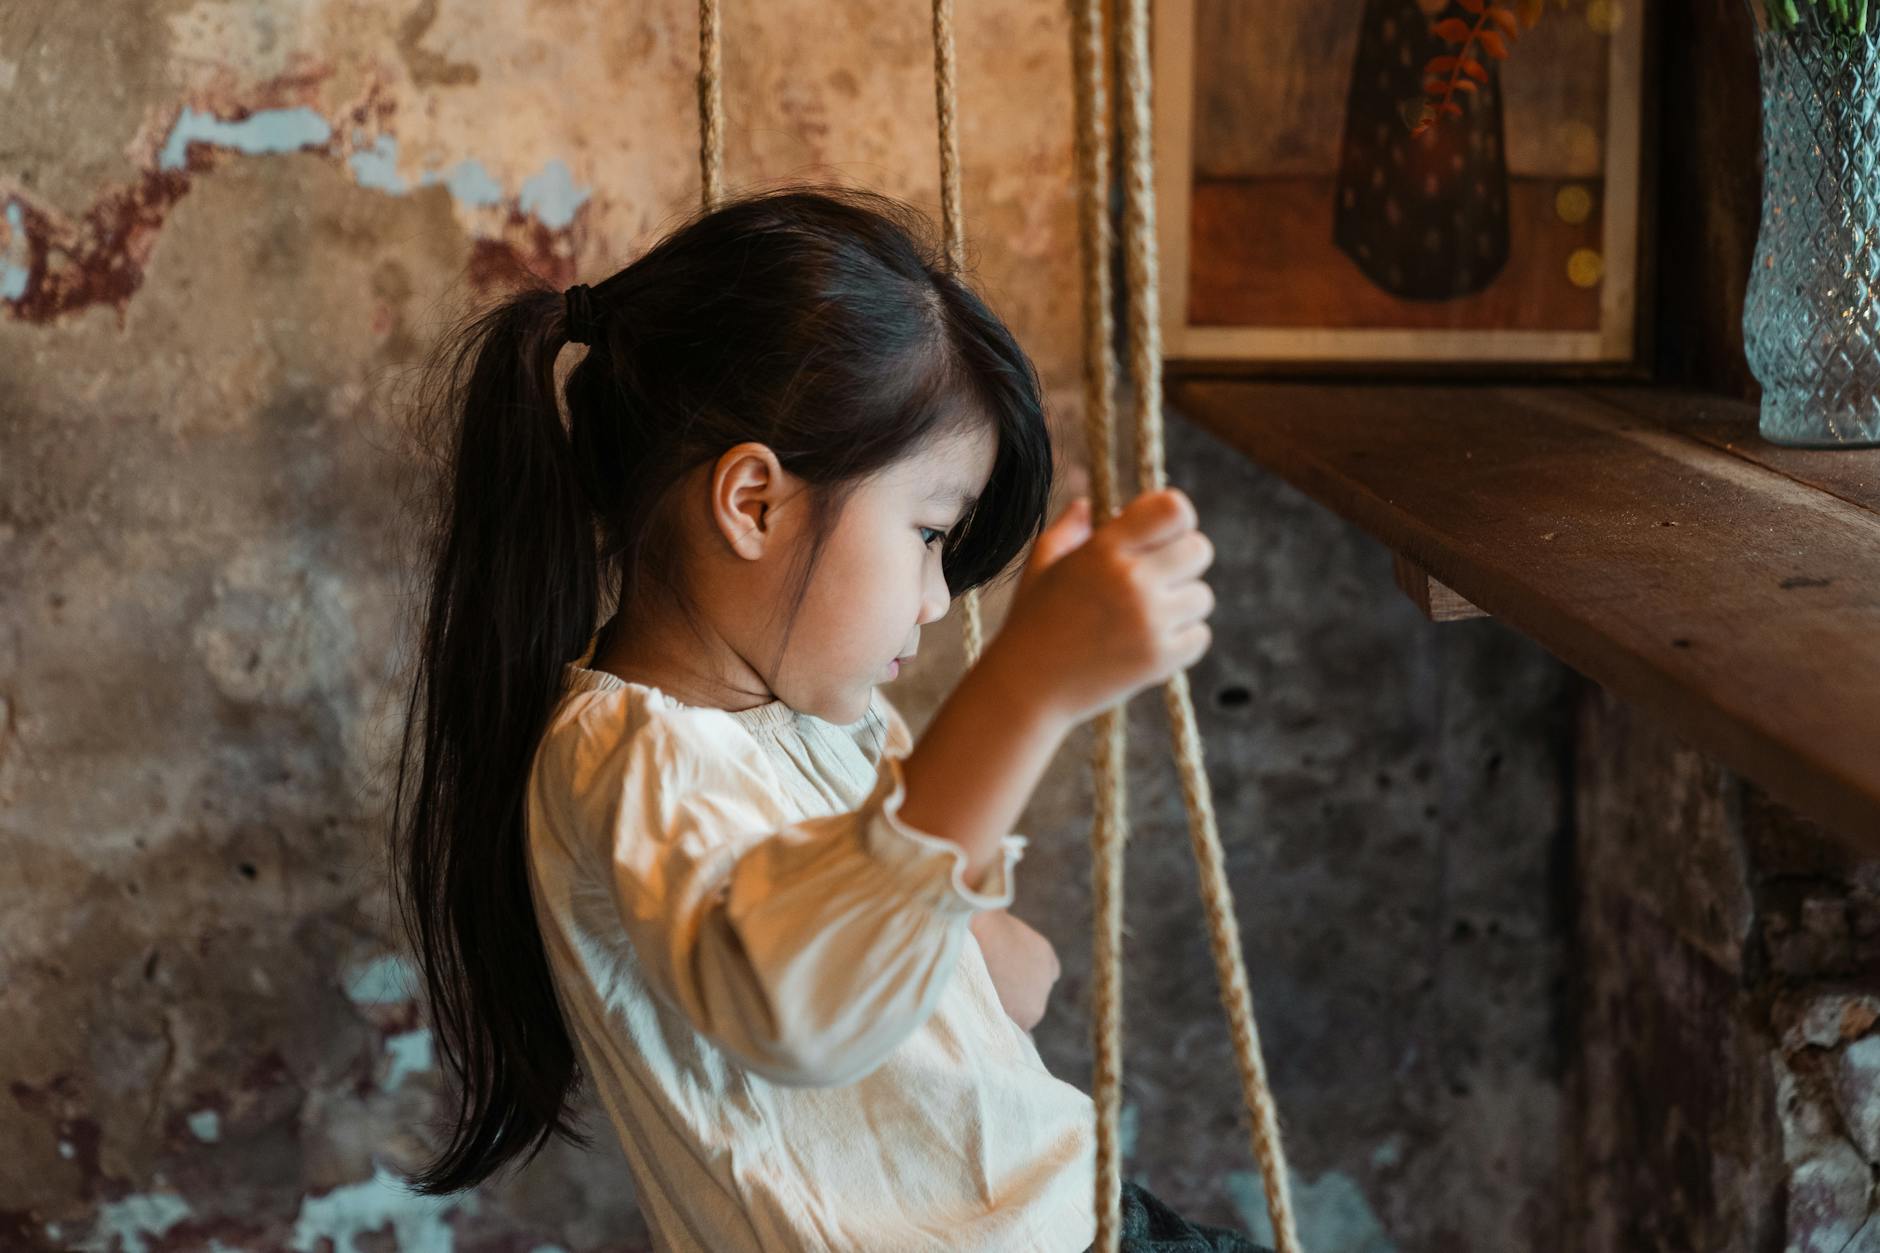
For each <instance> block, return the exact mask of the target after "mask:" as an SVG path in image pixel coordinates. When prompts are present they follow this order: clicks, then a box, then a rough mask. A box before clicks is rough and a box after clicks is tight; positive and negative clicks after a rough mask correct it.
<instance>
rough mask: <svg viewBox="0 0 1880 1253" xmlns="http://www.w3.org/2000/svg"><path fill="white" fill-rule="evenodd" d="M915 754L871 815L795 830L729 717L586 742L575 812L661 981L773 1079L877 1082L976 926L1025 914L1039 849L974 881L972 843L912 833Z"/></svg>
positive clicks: (1016, 848)
mask: <svg viewBox="0 0 1880 1253" xmlns="http://www.w3.org/2000/svg"><path fill="white" fill-rule="evenodd" d="M897 716H898V715H897ZM905 733H906V728H905V724H903V725H902V726H901V727H900V736H901V739H900V741H899V742H900V743H905ZM891 742H894V740H893V737H891ZM901 756H902V754H901V753H887V752H884V753H883V754H882V756H881V757H880V759H879V761H878V762H877V763H876V776H875V780H874V785H873V787H872V789H871V790H870V792H869V794H868V795H867V797H866V799H865V800H864V801H863V802H862V803H861V804H860V805H859V806H858V807H857V808H855V809H852V810H849V811H846V812H842V813H836V814H831V815H827V816H822V817H816V818H811V819H807V820H801V821H795V822H790V821H786V820H785V815H784V814H783V813H782V812H781V811H780V802H779V801H778V799H777V798H778V797H779V795H780V789H779V784H778V780H777V778H776V775H775V768H774V766H773V765H772V763H771V762H770V760H769V759H768V758H767V757H765V756H764V754H763V752H762V750H761V749H760V748H759V747H758V745H757V744H756V743H755V742H754V741H752V740H751V739H750V738H749V737H748V735H746V734H744V733H743V731H742V730H741V729H740V728H737V727H736V726H735V725H734V724H733V723H732V722H731V720H730V719H729V717H728V716H727V715H725V714H722V713H720V712H719V711H716V710H702V709H686V708H678V707H673V708H667V709H664V710H660V711H656V712H655V713H654V714H653V715H652V716H650V717H648V718H647V719H646V720H645V722H644V724H643V725H641V726H639V727H637V728H634V729H633V730H632V732H631V733H629V734H616V735H602V736H587V737H583V750H582V751H581V752H580V753H579V754H578V757H579V759H580V760H578V761H577V763H576V764H575V768H574V769H573V772H572V775H573V787H572V788H571V799H572V800H573V803H574V807H575V811H576V812H575V814H574V815H573V817H574V818H575V820H576V824H577V827H578V829H580V830H581V831H583V832H584V833H588V835H587V837H586V838H591V839H593V840H594V841H595V843H594V845H593V847H592V850H591V851H593V852H594V853H595V854H596V855H597V859H598V860H599V861H600V863H601V865H600V866H599V867H598V868H599V869H601V870H602V871H603V872H604V873H605V875H606V877H607V879H608V881H609V884H610V886H611V888H612V893H613V897H614V901H615V904H616V906H617V907H618V910H619V915H620V921H621V924H622V926H623V927H624V928H625V930H626V933H627V937H628V939H629V941H630V942H631V943H632V945H633V948H634V950H635V953H636V955H637V956H638V957H639V959H640V964H641V966H642V968H643V969H644V971H645V974H646V978H647V980H648V982H649V983H650V984H651V985H652V988H653V990H654V992H655V993H656V994H657V995H659V996H660V997H662V998H663V999H664V1000H665V1001H666V1002H667V1003H668V1004H670V1005H672V1006H674V1007H676V1008H677V1009H678V1010H680V1011H681V1012H682V1013H684V1015H685V1016H686V1018H687V1019H688V1020H690V1022H691V1023H692V1024H693V1026H694V1027H695V1028H696V1029H697V1030H698V1031H699V1032H700V1033H701V1034H703V1035H704V1036H706V1037H707V1038H708V1039H710V1040H712V1041H713V1042H714V1043H716V1044H717V1045H718V1046H719V1047H720V1048H722V1049H723V1050H724V1051H725V1052H727V1053H729V1054H730V1055H731V1056H732V1057H734V1058H736V1059H737V1060H738V1061H739V1062H740V1063H742V1064H743V1065H745V1066H746V1067H747V1068H749V1069H750V1070H752V1071H754V1072H756V1073H758V1074H760V1075H763V1076H764V1077H766V1078H768V1079H770V1080H772V1081H773V1082H777V1083H785V1084H793V1085H800V1086H836V1085H840V1084H845V1083H851V1082H854V1081H855V1080H857V1079H859V1078H861V1077H862V1076H863V1075H865V1074H867V1073H868V1072H869V1071H870V1070H872V1069H873V1068H874V1067H875V1066H877V1065H878V1064H879V1063H880V1062H882V1061H883V1060H884V1059H885V1058H886V1057H887V1056H888V1054H889V1053H891V1052H892V1051H893V1050H894V1049H895V1048H896V1046H898V1045H899V1044H900V1043H901V1041H902V1040H904V1039H905V1038H906V1037H907V1036H908V1035H909V1034H910V1033H911V1032H913V1031H914V1030H915V1028H917V1027H918V1026H919V1025H920V1024H921V1022H923V1021H924V1020H925V1019H926V1017H927V1016H928V1015H929V1014H930V1013H931V1012H932V1011H933V1009H934V1007H935V1006H936V1004H937V1003H938V1002H939V999H940V995H941V993H942V992H943V991H944V990H945V987H946V981H947V979H948V978H949V977H950V976H951V975H952V973H953V971H954V969H955V967H956V965H957V963H958V960H959V954H960V946H961V945H962V944H963V943H964V942H965V941H966V939H967V935H968V928H967V925H966V924H967V922H968V921H969V920H970V918H971V917H972V916H973V915H974V914H975V913H977V912H979V911H981V910H987V909H997V908H1001V907H1004V906H1006V905H1009V904H1010V903H1011V902H1012V898H1013V884H1012V878H1013V867H1014V866H1015V864H1016V863H1017V861H1018V860H1019V858H1020V857H1021V856H1022V854H1023V850H1024V848H1025V845H1026V842H1027V841H1026V838H1025V837H1024V836H1023V835H1018V834H1009V835H1006V836H1005V837H1004V839H1003V844H1002V849H1001V855H1000V856H999V857H998V858H997V859H995V861H994V862H993V864H992V865H991V866H990V867H989V868H988V869H987V870H986V871H985V873H984V874H983V875H982V876H981V879H980V881H979V882H977V883H968V882H967V881H966V877H965V872H966V862H967V859H966V854H965V852H964V850H962V849H961V848H960V847H959V845H957V844H955V843H954V842H953V841H951V840H947V839H943V838H941V837H939V836H936V835H933V834H931V833H929V832H925V831H920V830H917V829H916V828H914V827H911V826H909V825H908V824H907V823H905V822H904V821H902V819H901V817H900V814H899V810H900V807H901V803H902V801H903V799H904V796H905V780H904V778H903V774H902V766H901Z"/></svg>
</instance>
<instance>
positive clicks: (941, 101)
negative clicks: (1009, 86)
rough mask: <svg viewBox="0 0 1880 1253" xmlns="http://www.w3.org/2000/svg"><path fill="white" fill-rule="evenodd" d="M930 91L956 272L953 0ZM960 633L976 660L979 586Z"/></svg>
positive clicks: (959, 252)
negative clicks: (938, 140)
mask: <svg viewBox="0 0 1880 1253" xmlns="http://www.w3.org/2000/svg"><path fill="white" fill-rule="evenodd" d="M933 94H934V111H935V113H936V114H938V116H939V121H940V223H941V229H942V231H943V232H944V234H945V236H946V251H947V267H948V268H949V269H951V270H952V271H953V273H955V274H959V273H960V272H961V271H963V270H964V269H965V268H966V229H965V227H964V226H963V225H962V220H961V215H960V136H959V126H958V122H957V119H958V116H959V105H958V98H959V92H958V90H957V87H956V85H955V74H954V58H953V0H933ZM962 599H963V600H964V602H965V605H966V620H965V622H964V624H963V634H964V637H965V645H966V664H967V665H968V666H972V665H974V664H976V663H977V662H978V661H979V654H980V653H981V652H982V651H983V650H984V648H985V639H986V636H985V627H984V625H983V623H982V620H981V618H980V613H979V589H978V588H976V587H975V588H968V589H967V592H966V595H965V596H964V597H963V598H962Z"/></svg>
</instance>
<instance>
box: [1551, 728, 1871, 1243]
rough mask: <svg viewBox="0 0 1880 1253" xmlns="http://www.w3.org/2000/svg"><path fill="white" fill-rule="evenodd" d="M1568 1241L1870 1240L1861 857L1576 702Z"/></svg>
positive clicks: (1672, 742) (1865, 859) (1867, 894)
mask: <svg viewBox="0 0 1880 1253" xmlns="http://www.w3.org/2000/svg"><path fill="white" fill-rule="evenodd" d="M1580 744H1581V751H1580V753H1579V763H1580V766H1579V786H1578V803H1579V811H1580V819H1579V830H1580V838H1579V849H1578V853H1579V856H1578V872H1579V880H1580V907H1579V922H1578V927H1577V930H1576V935H1575V941H1574V956H1575V962H1574V968H1575V970H1576V974H1577V978H1576V986H1575V993H1574V999H1575V1006H1576V1009H1575V1021H1576V1022H1577V1023H1578V1030H1579V1033H1580V1038H1579V1040H1578V1043H1577V1049H1576V1052H1575V1056H1576V1057H1577V1059H1578V1061H1577V1064H1576V1066H1575V1067H1574V1070H1573V1074H1572V1076H1571V1080H1570V1083H1569V1089H1568V1090H1569V1094H1570V1098H1569V1105H1570V1108H1572V1109H1574V1110H1575V1111H1576V1115H1575V1118H1574V1120H1573V1122H1572V1123H1571V1124H1570V1136H1569V1144H1570V1145H1571V1146H1572V1147H1571V1148H1570V1150H1569V1167H1570V1185H1569V1186H1570V1189H1571V1197H1572V1199H1571V1201H1570V1202H1569V1204H1568V1213H1569V1214H1570V1215H1572V1216H1573V1217H1574V1218H1575V1220H1576V1221H1577V1223H1578V1224H1579V1226H1578V1227H1577V1228H1576V1235H1575V1237H1574V1238H1573V1240H1572V1243H1571V1244H1570V1246H1569V1247H1574V1248H1584V1249H1588V1250H1608V1249H1610V1250H1619V1249H1624V1250H1628V1251H1630V1250H1638V1251H1641V1253H1647V1251H1654V1250H1663V1251H1664V1253H1671V1251H1672V1250H1686V1249H1732V1250H1736V1249H1740V1250H1744V1251H1745V1253H1763V1251H1764V1250H1772V1251H1773V1250H1778V1249H1786V1250H1795V1251H1797V1253H1840V1251H1841V1250H1844V1249H1845V1250H1865V1249H1875V1248H1880V1222H1876V1221H1874V1214H1875V1213H1876V1210H1877V1209H1880V1203H1877V1201H1876V1197H1875V1192H1874V1177H1875V1171H1876V1169H1880V1151H1877V1150H1880V1032H1875V1030H1874V1027H1875V1025H1876V1022H1880V862H1876V861H1875V860H1874V859H1873V858H1872V857H1871V856H1868V855H1864V854H1861V853H1858V852H1857V851H1856V850H1855V848H1854V846H1853V845H1852V843H1851V842H1850V841H1848V840H1846V839H1845V838H1841V837H1839V836H1837V835H1836V833H1833V832H1830V831H1826V830H1824V829H1822V828H1821V827H1820V826H1818V825H1817V824H1815V823H1813V822H1810V821H1808V820H1807V819H1805V818H1803V817H1801V816H1799V815H1797V814H1795V813H1794V812H1792V811H1791V810H1789V809H1787V808H1785V807H1784V806H1782V805H1780V804H1778V803H1776V802H1775V801H1773V800H1771V799H1770V798H1769V797H1768V796H1767V795H1766V794H1765V793H1763V792H1762V791H1761V790H1760V789H1758V788H1756V787H1755V786H1753V785H1751V784H1748V783H1746V782H1745V781H1744V780H1742V779H1741V778H1739V777H1737V776H1735V775H1733V774H1732V773H1730V772H1729V771H1727V770H1725V769H1724V768H1723V767H1721V766H1719V765H1717V764H1716V763H1715V762H1712V761H1709V760H1708V759H1706V758H1704V757H1703V756H1701V755H1700V754H1698V753H1697V752H1695V751H1694V750H1692V749H1691V748H1690V747H1689V746H1688V745H1686V744H1684V743H1682V742H1680V741H1679V740H1677V739H1676V738H1674V737H1672V736H1669V735H1667V734H1665V733H1664V732H1663V731H1661V730H1659V729H1657V728H1656V727H1654V726H1653V725H1652V724H1651V723H1650V722H1649V720H1647V719H1645V718H1643V717H1641V716H1640V715H1639V714H1638V713H1637V712H1636V711H1634V710H1632V709H1630V708H1629V707H1627V706H1625V705H1622V704H1620V703H1618V702H1616V701H1614V700H1612V699H1611V698H1610V697H1609V696H1606V695H1605V694H1603V693H1597V694H1595V695H1594V696H1593V697H1592V698H1590V699H1589V700H1588V701H1587V702H1586V704H1585V706H1584V707H1583V710H1582V716H1581V736H1580Z"/></svg>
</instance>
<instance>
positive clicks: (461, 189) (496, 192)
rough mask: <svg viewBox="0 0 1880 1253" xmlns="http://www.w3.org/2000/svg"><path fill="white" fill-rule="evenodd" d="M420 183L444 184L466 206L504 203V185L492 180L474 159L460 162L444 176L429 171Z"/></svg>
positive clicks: (479, 162) (434, 171) (428, 184)
mask: <svg viewBox="0 0 1880 1253" xmlns="http://www.w3.org/2000/svg"><path fill="white" fill-rule="evenodd" d="M418 181H419V182H420V183H422V184H423V185H425V186H426V187H429V186H430V185H431V184H433V183H442V184H444V186H445V187H446V188H448V189H449V190H450V194H451V195H452V196H453V197H455V198H456V199H458V200H461V201H462V202H463V203H465V204H471V205H478V206H489V205H493V204H501V203H502V202H503V185H502V184H501V183H499V182H497V181H496V180H495V179H493V178H491V177H490V172H489V171H488V170H486V169H484V168H483V163H482V162H481V161H478V160H475V159H474V158H473V159H471V160H467V161H459V162H458V163H457V164H455V165H453V166H451V167H450V169H448V170H446V171H445V172H444V173H442V174H439V173H438V172H437V171H436V170H427V171H425V174H424V177H423V178H421V179H419V180H418Z"/></svg>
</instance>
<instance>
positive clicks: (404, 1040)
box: [385, 1027, 433, 1092]
mask: <svg viewBox="0 0 1880 1253" xmlns="http://www.w3.org/2000/svg"><path fill="white" fill-rule="evenodd" d="M385 1051H386V1052H387V1053H390V1054H391V1056H392V1064H391V1067H390V1069H388V1070H387V1071H386V1072H385V1090H386V1091H387V1092H396V1091H397V1090H398V1085H399V1084H401V1083H403V1082H404V1081H405V1080H406V1079H407V1078H408V1077H409V1076H411V1075H417V1074H423V1073H424V1072H425V1071H427V1070H429V1069H431V1066H432V1064H433V1062H432V1058H431V1033H430V1031H429V1030H428V1029H426V1028H424V1027H419V1028H418V1029H417V1030H416V1031H405V1032H401V1033H400V1034H398V1035H395V1036H392V1037H390V1038H388V1039H387V1040H386V1041H385Z"/></svg>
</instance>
